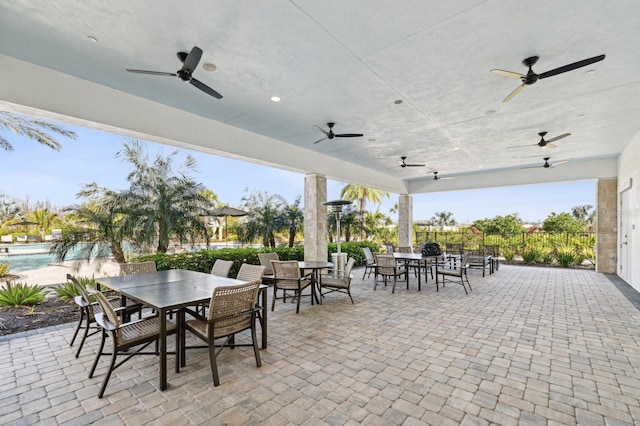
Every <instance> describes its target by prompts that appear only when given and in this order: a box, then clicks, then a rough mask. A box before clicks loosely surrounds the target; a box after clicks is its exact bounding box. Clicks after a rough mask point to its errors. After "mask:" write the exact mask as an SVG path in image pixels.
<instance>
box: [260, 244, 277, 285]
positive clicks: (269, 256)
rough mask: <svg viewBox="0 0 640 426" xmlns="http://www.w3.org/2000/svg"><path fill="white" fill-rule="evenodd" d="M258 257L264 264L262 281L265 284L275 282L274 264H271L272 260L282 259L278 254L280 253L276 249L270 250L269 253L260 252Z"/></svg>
mask: <svg viewBox="0 0 640 426" xmlns="http://www.w3.org/2000/svg"><path fill="white" fill-rule="evenodd" d="M258 259H260V264H261V265H263V266H264V275H263V276H262V282H263V283H264V284H273V282H274V280H275V277H274V275H273V266H272V265H271V261H272V260H280V256H278V253H276V252H275V251H270V252H267V253H258Z"/></svg>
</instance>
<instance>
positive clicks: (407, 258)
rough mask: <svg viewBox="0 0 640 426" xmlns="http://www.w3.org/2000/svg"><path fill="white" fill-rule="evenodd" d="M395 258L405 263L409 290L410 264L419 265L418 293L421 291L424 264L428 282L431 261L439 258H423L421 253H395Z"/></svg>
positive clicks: (425, 278) (425, 277)
mask: <svg viewBox="0 0 640 426" xmlns="http://www.w3.org/2000/svg"><path fill="white" fill-rule="evenodd" d="M393 257H394V259H396V260H402V261H403V262H404V271H405V274H406V275H407V288H408V285H409V284H408V283H409V264H410V263H411V262H416V261H417V263H418V291H421V290H422V288H421V278H420V277H421V275H422V274H421V270H422V264H423V263H424V266H425V269H424V271H425V272H424V273H425V276H424V280H425V282H426V281H427V268H428V267H429V260H430V259H435V258H437V257H439V256H423V255H422V254H421V253H398V252H394V253H393Z"/></svg>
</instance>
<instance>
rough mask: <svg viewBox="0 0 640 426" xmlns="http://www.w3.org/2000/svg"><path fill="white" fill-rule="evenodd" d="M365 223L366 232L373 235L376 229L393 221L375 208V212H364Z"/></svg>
mask: <svg viewBox="0 0 640 426" xmlns="http://www.w3.org/2000/svg"><path fill="white" fill-rule="evenodd" d="M365 223H366V226H367V228H366V231H367V234H368V235H374V234H375V233H376V231H377V230H378V229H380V228H383V227H385V226H387V225H391V224H392V223H393V221H392V220H391V218H390V217H388V216H386V215H385V214H384V213H382V212H381V211H380V210H376V211H375V212H367V213H366V217H365Z"/></svg>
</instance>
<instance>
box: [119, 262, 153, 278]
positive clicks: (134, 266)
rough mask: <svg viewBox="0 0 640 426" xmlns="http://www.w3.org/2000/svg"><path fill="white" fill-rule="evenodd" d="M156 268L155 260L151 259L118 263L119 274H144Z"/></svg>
mask: <svg viewBox="0 0 640 426" xmlns="http://www.w3.org/2000/svg"><path fill="white" fill-rule="evenodd" d="M156 270H157V269H156V262H155V261H153V260H149V261H146V262H132V263H121V264H120V275H131V274H144V273H148V272H156Z"/></svg>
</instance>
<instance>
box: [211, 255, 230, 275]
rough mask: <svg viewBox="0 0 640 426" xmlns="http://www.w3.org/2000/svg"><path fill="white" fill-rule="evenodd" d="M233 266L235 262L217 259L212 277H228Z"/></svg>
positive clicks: (212, 269)
mask: <svg viewBox="0 0 640 426" xmlns="http://www.w3.org/2000/svg"><path fill="white" fill-rule="evenodd" d="M232 266H233V260H222V259H216V261H215V262H214V264H213V268H211V275H217V276H218V277H228V276H229V272H230V271H231V267H232Z"/></svg>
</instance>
